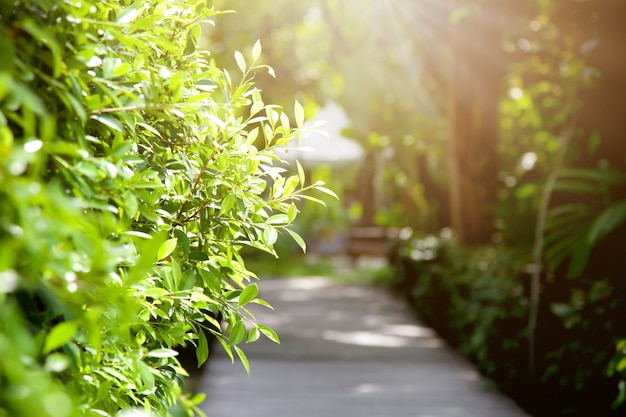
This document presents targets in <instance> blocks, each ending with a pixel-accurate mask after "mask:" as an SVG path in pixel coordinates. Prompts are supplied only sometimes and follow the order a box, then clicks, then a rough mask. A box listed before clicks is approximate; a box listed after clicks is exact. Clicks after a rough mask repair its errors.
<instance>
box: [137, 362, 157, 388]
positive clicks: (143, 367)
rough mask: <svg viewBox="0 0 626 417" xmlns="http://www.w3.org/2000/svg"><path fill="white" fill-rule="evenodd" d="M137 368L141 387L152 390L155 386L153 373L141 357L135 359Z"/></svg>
mask: <svg viewBox="0 0 626 417" xmlns="http://www.w3.org/2000/svg"><path fill="white" fill-rule="evenodd" d="M137 369H138V370H139V375H141V381H142V382H143V389H144V390H147V391H152V390H153V389H154V387H155V381H154V374H152V370H151V368H150V367H149V366H148V365H147V364H146V363H145V362H144V361H142V360H141V359H139V360H138V361H137Z"/></svg>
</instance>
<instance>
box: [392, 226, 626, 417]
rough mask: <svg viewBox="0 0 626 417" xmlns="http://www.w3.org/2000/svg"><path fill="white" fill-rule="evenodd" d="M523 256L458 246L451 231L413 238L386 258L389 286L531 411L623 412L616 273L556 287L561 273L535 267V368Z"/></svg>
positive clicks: (624, 307) (623, 307) (620, 299)
mask: <svg viewBox="0 0 626 417" xmlns="http://www.w3.org/2000/svg"><path fill="white" fill-rule="evenodd" d="M530 257H531V256H530V253H528V251H519V250H515V249H512V248H510V247H507V246H506V245H503V244H500V245H488V246H482V247H475V248H462V247H458V245H457V244H456V242H455V241H454V239H453V238H450V237H446V238H442V237H434V236H430V237H426V238H422V239H412V240H409V241H407V242H405V243H404V244H403V245H402V248H401V249H400V251H399V252H398V253H397V254H396V256H395V258H394V262H393V266H394V267H393V271H394V274H393V285H394V286H395V287H396V288H397V289H398V290H400V291H402V294H404V295H405V296H406V297H407V298H408V299H409V301H410V303H411V305H412V306H413V307H414V308H415V310H416V311H417V312H418V313H419V315H420V317H421V318H423V319H424V320H425V321H426V322H427V323H428V324H430V325H432V326H433V327H434V328H435V329H436V330H437V332H438V333H440V334H441V335H442V336H443V337H444V338H446V340H448V341H449V342H450V343H451V344H452V345H453V346H454V347H456V348H458V349H459V350H460V351H461V352H463V353H464V354H465V355H467V356H468V357H469V358H470V359H471V360H472V361H473V362H474V363H476V365H477V367H478V369H479V370H480V371H481V372H482V373H483V374H484V375H486V376H487V377H489V378H491V379H492V380H493V381H494V382H495V383H496V384H497V385H498V386H499V387H500V388H501V389H503V390H504V391H505V392H506V393H507V394H509V395H510V396H512V397H513V398H515V399H516V400H518V401H519V402H520V404H522V405H523V406H525V407H526V408H527V409H528V410H529V411H531V413H532V415H535V416H555V415H576V416H587V415H594V416H609V415H610V416H614V415H615V416H617V415H622V413H623V412H624V397H623V394H622V395H620V391H622V392H623V382H619V381H620V379H623V376H622V375H620V372H623V370H624V366H625V364H626V361H625V360H624V353H623V349H624V342H623V341H621V340H620V338H621V334H620V333H619V329H622V328H623V324H624V319H623V317H625V316H624V312H625V311H626V303H625V302H624V300H625V298H624V296H623V287H617V284H619V282H620V280H619V278H621V277H617V279H611V277H606V278H605V279H598V278H595V277H592V278H590V277H582V278H579V279H578V280H570V281H569V282H568V285H555V282H556V280H558V279H559V277H557V276H555V275H554V274H551V273H544V274H542V277H541V280H542V282H541V284H542V288H543V289H544V290H543V294H542V296H543V302H542V308H541V309H540V311H539V321H538V323H539V324H538V328H537V334H538V336H539V337H538V338H537V346H536V351H537V354H536V358H537V359H536V360H537V363H536V368H535V372H533V371H532V370H531V369H530V367H529V361H528V358H529V355H528V351H529V350H528V349H529V347H528V339H527V327H526V325H527V317H528V309H529V292H530V289H529V276H530V269H529V265H530ZM546 272H547V271H546Z"/></svg>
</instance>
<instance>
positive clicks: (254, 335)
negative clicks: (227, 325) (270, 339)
mask: <svg viewBox="0 0 626 417" xmlns="http://www.w3.org/2000/svg"><path fill="white" fill-rule="evenodd" d="M260 336H261V333H260V332H259V328H258V327H256V326H254V327H252V328H251V329H250V331H249V332H248V340H247V341H246V343H252V342H256V341H257V340H259V337H260Z"/></svg>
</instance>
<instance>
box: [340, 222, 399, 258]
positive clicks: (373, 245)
mask: <svg viewBox="0 0 626 417" xmlns="http://www.w3.org/2000/svg"><path fill="white" fill-rule="evenodd" d="M394 236H395V233H394V231H393V230H392V229H389V228H387V227H380V226H352V227H351V228H350V230H349V231H348V248H347V252H348V256H350V259H351V260H352V262H355V261H356V260H357V259H358V258H359V257H360V256H363V255H370V256H386V255H387V254H388V253H389V251H390V249H391V247H392V245H393V242H394Z"/></svg>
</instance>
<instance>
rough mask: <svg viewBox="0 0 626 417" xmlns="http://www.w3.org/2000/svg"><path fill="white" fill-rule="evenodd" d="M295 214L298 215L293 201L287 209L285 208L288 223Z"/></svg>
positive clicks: (294, 217) (291, 221)
mask: <svg viewBox="0 0 626 417" xmlns="http://www.w3.org/2000/svg"><path fill="white" fill-rule="evenodd" d="M297 215H298V207H296V205H295V204H294V203H291V204H290V205H289V209H288V210H287V219H288V220H289V223H293V221H294V220H295V219H296V216H297Z"/></svg>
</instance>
